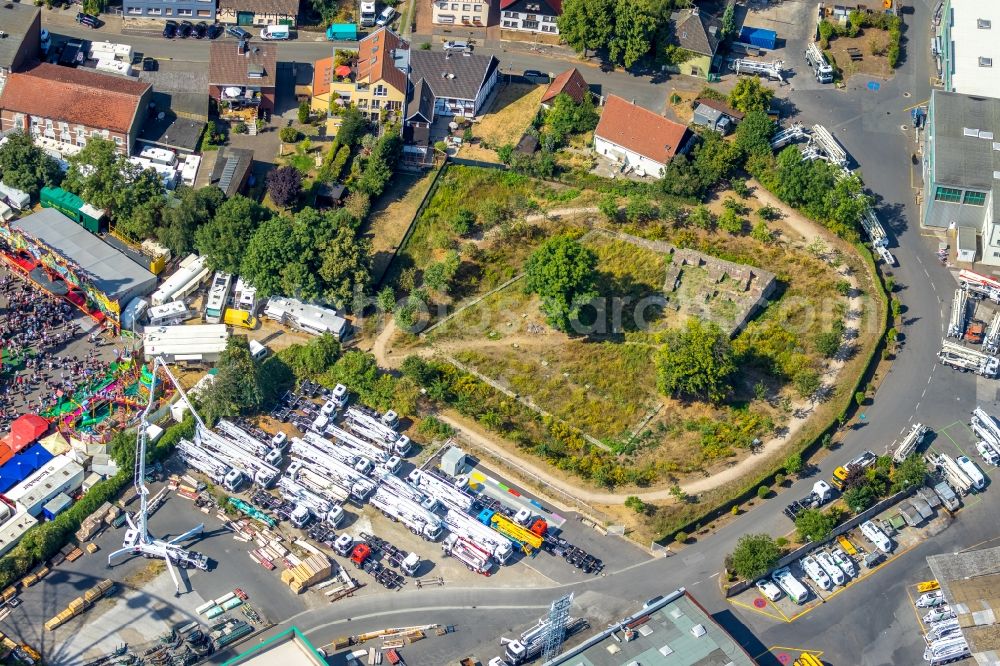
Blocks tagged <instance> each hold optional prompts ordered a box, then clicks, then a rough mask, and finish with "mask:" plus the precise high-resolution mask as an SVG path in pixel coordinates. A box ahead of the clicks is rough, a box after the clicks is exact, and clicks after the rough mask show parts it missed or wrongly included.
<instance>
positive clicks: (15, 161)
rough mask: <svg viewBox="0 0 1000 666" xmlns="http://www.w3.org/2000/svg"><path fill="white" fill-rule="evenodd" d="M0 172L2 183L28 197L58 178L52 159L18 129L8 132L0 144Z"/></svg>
mask: <svg viewBox="0 0 1000 666" xmlns="http://www.w3.org/2000/svg"><path fill="white" fill-rule="evenodd" d="M0 174H2V175H3V178H2V181H3V183H4V185H7V186H8V187H13V188H15V189H18V190H21V191H22V192H27V193H28V194H30V195H31V196H32V197H37V196H38V191H39V190H41V189H42V188H43V187H46V186H55V185H58V184H59V182H60V180H62V171H60V170H59V165H58V164H57V163H56V161H55V160H54V159H52V158H51V157H49V156H48V155H47V154H46V153H45V151H43V150H42V149H41V148H39V147H37V146H36V145H35V144H34V143H33V142H32V141H31V137H29V136H28V135H27V134H24V133H23V132H20V131H18V132H12V133H10V134H8V135H7V141H6V143H4V144H3V146H0Z"/></svg>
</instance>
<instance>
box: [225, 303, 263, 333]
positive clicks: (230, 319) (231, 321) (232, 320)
mask: <svg viewBox="0 0 1000 666" xmlns="http://www.w3.org/2000/svg"><path fill="white" fill-rule="evenodd" d="M224 321H225V324H226V325H227V326H239V327H240V328H247V329H250V330H253V329H255V328H257V318H256V317H254V316H253V315H252V314H250V313H249V312H247V311H246V310H237V309H235V308H226V314H225V319H224Z"/></svg>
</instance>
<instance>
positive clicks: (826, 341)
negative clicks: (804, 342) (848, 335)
mask: <svg viewBox="0 0 1000 666" xmlns="http://www.w3.org/2000/svg"><path fill="white" fill-rule="evenodd" d="M841 336H842V333H841V331H839V330H834V331H823V332H822V333H818V334H817V335H816V340H815V345H816V351H818V352H819V353H820V354H822V355H823V356H825V357H826V358H833V357H834V355H835V354H836V353H837V350H839V349H840V338H841Z"/></svg>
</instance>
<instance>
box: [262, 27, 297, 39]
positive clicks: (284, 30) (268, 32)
mask: <svg viewBox="0 0 1000 666" xmlns="http://www.w3.org/2000/svg"><path fill="white" fill-rule="evenodd" d="M291 36H292V32H291V30H290V29H289V28H288V26H287V25H269V26H266V27H265V28H264V29H263V30H261V31H260V38H261V39H265V40H274V39H291Z"/></svg>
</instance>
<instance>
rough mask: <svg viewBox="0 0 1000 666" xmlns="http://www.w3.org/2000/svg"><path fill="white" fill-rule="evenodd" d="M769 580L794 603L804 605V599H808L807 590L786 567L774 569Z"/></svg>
mask: <svg viewBox="0 0 1000 666" xmlns="http://www.w3.org/2000/svg"><path fill="white" fill-rule="evenodd" d="M771 579H772V580H774V582H775V584H776V585H777V586H778V587H780V588H781V589H782V590H784V592H785V594H787V595H788V598H789V599H791V600H792V601H794V602H795V603H797V604H802V603H805V601H806V599H808V598H809V589H808V588H807V587H806V586H805V585H803V584H802V583H800V582H799V579H798V578H796V577H795V576H793V575H792V571H791V569H789V568H788V567H783V568H781V569H775V571H774V573H773V574H771Z"/></svg>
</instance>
